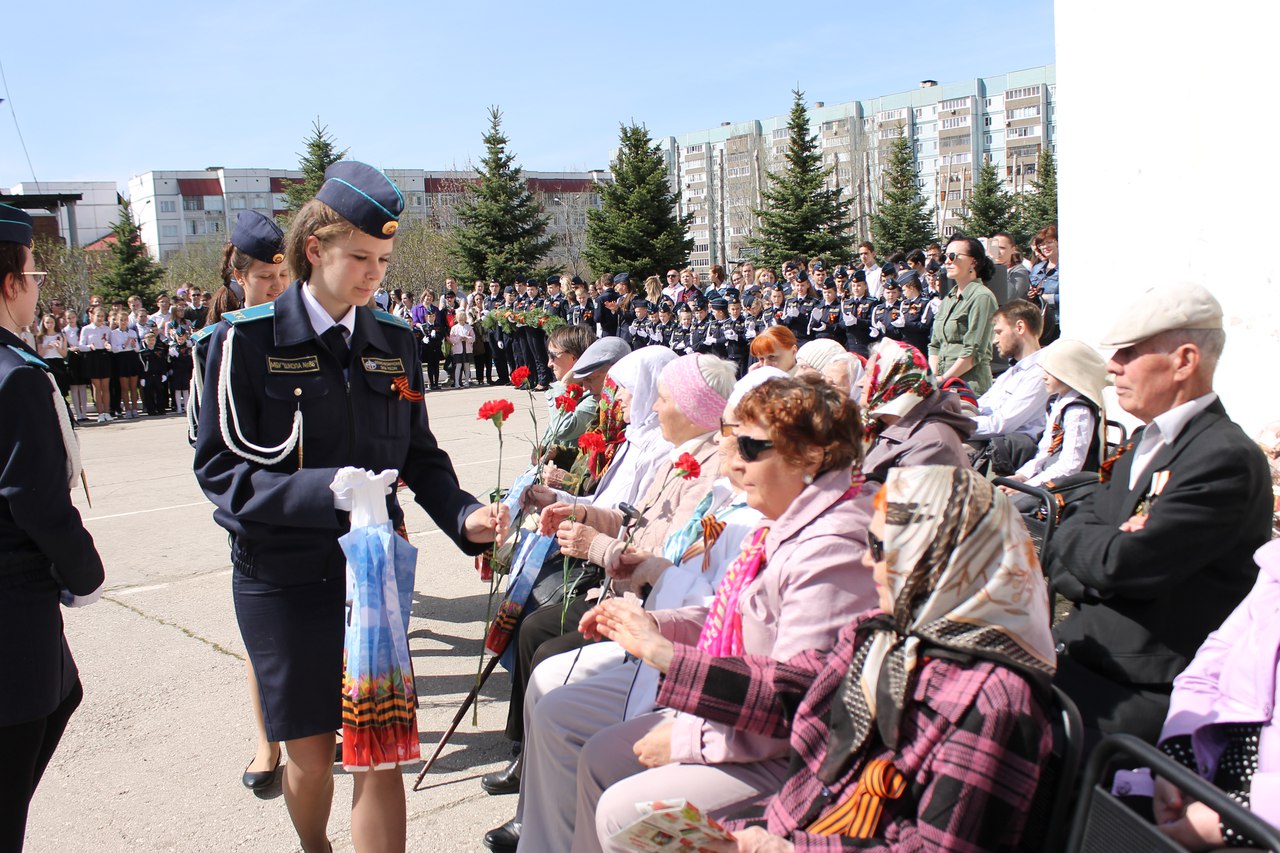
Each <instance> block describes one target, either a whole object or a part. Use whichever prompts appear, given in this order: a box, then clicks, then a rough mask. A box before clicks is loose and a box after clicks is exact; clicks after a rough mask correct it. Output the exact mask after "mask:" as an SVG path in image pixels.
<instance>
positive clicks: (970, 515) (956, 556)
mask: <svg viewBox="0 0 1280 853" xmlns="http://www.w3.org/2000/svg"><path fill="white" fill-rule="evenodd" d="M876 507H877V509H883V510H884V511H885V535H884V548H885V559H886V561H887V563H888V572H889V575H888V584H889V591H890V592H891V593H892V595H893V600H894V608H893V612H892V613H887V614H883V615H881V616H877V617H874V618H872V619H871V620H869V621H868V622H867V624H866V628H867V629H869V630H870V631H871V633H870V635H869V636H865V637H863V639H862V641H861V645H860V646H859V648H858V651H857V653H856V654H855V655H854V657H853V661H852V663H851V665H850V667H849V673H848V675H846V676H845V679H844V682H843V683H842V684H841V685H840V689H839V691H838V694H837V699H836V700H835V701H833V702H832V705H831V719H830V723H831V740H830V743H829V744H828V750H827V758H826V760H825V761H824V762H823V765H822V768H821V770H820V771H819V773H818V775H819V777H820V778H821V779H822V780H823V781H826V782H833V781H835V780H837V779H839V778H840V777H841V776H842V775H843V774H844V773H846V772H847V771H848V769H849V767H850V765H851V764H852V763H853V761H854V760H855V758H856V756H858V755H859V754H860V753H861V752H862V750H863V749H864V748H865V746H866V743H867V740H868V738H869V737H870V735H871V732H872V728H873V727H875V728H877V729H878V731H879V734H880V738H881V740H882V741H883V742H884V744H885V745H886V746H888V747H890V748H891V749H892V748H896V747H897V743H898V735H899V726H900V724H901V720H902V714H903V710H904V708H905V706H906V702H907V697H909V696H910V695H911V693H912V683H913V681H914V677H915V675H916V673H917V670H918V668H919V665H920V662H921V661H922V660H923V659H924V657H925V654H926V653H927V652H928V650H929V649H931V648H936V649H950V650H952V651H955V652H960V653H962V654H965V655H970V656H972V657H975V658H982V659H985V660H993V661H997V662H999V663H1001V664H1003V665H1004V666H1008V667H1011V668H1013V669H1016V670H1018V671H1020V672H1022V673H1025V674H1027V675H1029V676H1031V677H1032V678H1035V679H1037V680H1040V681H1042V682H1044V683H1048V681H1049V680H1050V679H1051V678H1052V676H1053V673H1054V671H1055V669H1056V667H1057V663H1056V660H1057V658H1056V654H1055V651H1054V644H1053V637H1052V635H1051V634H1050V631H1049V625H1050V618H1051V617H1050V611H1049V594H1048V589H1047V587H1046V585H1045V580H1044V575H1043V574H1042V573H1041V570H1040V561H1039V560H1038V559H1037V557H1036V552H1035V546H1034V545H1033V544H1032V542H1031V538H1030V537H1029V536H1028V535H1027V529H1026V526H1025V525H1024V524H1023V523H1022V520H1021V519H1020V518H1019V517H1018V512H1017V510H1015V509H1014V507H1013V504H1012V503H1011V502H1010V501H1009V500H1008V498H1007V497H1006V496H1005V495H1004V493H1003V492H1000V491H998V490H996V489H994V488H993V487H992V486H991V484H990V483H989V482H988V481H987V480H986V479H985V478H983V477H981V476H979V475H978V474H976V473H975V472H974V471H972V470H971V469H967V468H956V467H952V466H945V465H928V466H918V467H910V468H894V469H892V470H891V471H890V472H889V477H888V480H887V481H886V482H885V485H884V488H883V489H882V490H881V492H880V494H879V495H878V496H877V498H876Z"/></svg>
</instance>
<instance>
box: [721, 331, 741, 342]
mask: <svg viewBox="0 0 1280 853" xmlns="http://www.w3.org/2000/svg"><path fill="white" fill-rule="evenodd" d="M724 339H725V340H726V341H736V340H737V339H738V333H737V332H735V331H734V330H733V329H725V330H724Z"/></svg>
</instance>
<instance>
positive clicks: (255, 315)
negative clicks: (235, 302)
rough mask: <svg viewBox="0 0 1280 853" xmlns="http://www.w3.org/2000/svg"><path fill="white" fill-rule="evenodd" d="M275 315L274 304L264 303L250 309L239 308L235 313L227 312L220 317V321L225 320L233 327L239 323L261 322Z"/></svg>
mask: <svg viewBox="0 0 1280 853" xmlns="http://www.w3.org/2000/svg"><path fill="white" fill-rule="evenodd" d="M275 314H276V304H275V303H274V302H264V303H262V304H261V305H254V306H253V307H252V308H239V309H237V310H235V311H228V312H227V313H225V314H223V315H222V319H224V320H226V321H227V322H228V323H230V324H231V325H233V326H236V325H239V324H240V323H248V322H250V321H252V320H262V319H264V318H266V317H274V316H275Z"/></svg>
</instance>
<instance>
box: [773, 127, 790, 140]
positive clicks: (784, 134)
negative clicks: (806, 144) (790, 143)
mask: <svg viewBox="0 0 1280 853" xmlns="http://www.w3.org/2000/svg"><path fill="white" fill-rule="evenodd" d="M773 138H774V139H790V138H791V130H790V129H789V128H785V127H780V128H778V129H777V130H775V131H774V132H773Z"/></svg>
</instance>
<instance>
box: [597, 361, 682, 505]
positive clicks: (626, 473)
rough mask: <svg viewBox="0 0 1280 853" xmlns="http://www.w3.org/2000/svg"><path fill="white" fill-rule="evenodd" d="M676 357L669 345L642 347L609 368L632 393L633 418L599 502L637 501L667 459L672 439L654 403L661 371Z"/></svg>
mask: <svg viewBox="0 0 1280 853" xmlns="http://www.w3.org/2000/svg"><path fill="white" fill-rule="evenodd" d="M675 359H676V354H675V353H674V352H672V351H671V350H669V349H667V348H666V347H642V348H640V349H638V350H636V351H635V352H632V353H628V354H627V355H624V356H623V357H622V358H620V359H618V361H617V362H616V363H615V364H614V365H613V367H611V368H609V378H610V379H612V380H613V381H614V382H616V383H618V385H620V386H621V387H623V388H626V389H627V391H629V392H630V393H631V421H630V422H629V423H628V424H627V438H626V441H625V442H624V443H623V446H622V447H620V448H619V449H618V453H617V454H616V455H615V456H614V461H613V464H612V465H611V466H610V467H609V470H608V471H607V472H605V475H604V478H603V479H601V481H600V483H599V485H598V486H597V488H596V493H595V497H594V498H592V503H593V504H594V505H595V506H599V507H605V508H607V509H613V508H614V507H616V506H617V505H618V504H619V503H620V502H624V501H625V502H626V503H635V502H636V500H637V499H638V498H639V497H640V496H641V495H643V494H644V493H645V492H646V491H648V489H649V484H650V483H652V482H653V476H654V474H655V473H656V472H657V470H658V468H659V467H660V466H661V465H662V464H663V463H664V462H666V461H667V455H668V454H669V453H670V452H671V449H672V448H671V442H669V441H667V440H666V439H665V438H663V437H662V429H661V428H660V427H659V426H658V413H657V412H655V411H654V409H653V404H654V402H656V401H657V399H658V375H659V374H660V373H662V368H663V367H665V366H666V365H667V364H668V363H669V362H672V361H674V360H675Z"/></svg>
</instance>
